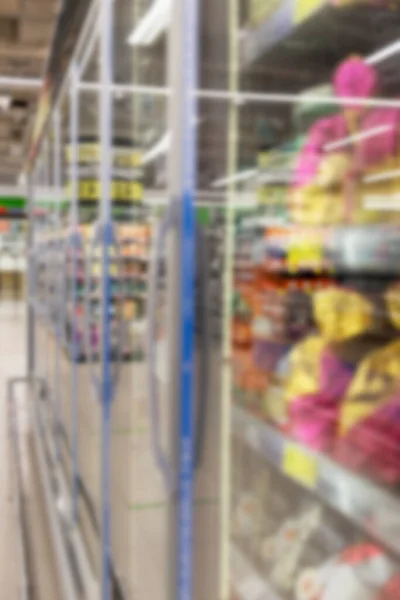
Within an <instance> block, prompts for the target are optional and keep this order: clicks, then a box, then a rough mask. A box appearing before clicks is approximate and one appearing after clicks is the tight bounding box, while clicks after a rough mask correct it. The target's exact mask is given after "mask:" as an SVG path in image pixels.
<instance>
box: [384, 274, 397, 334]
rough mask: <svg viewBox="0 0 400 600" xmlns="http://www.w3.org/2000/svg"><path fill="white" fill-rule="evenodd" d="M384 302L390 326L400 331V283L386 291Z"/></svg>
mask: <svg viewBox="0 0 400 600" xmlns="http://www.w3.org/2000/svg"><path fill="white" fill-rule="evenodd" d="M385 302H386V306H387V311H388V313H389V318H390V320H391V322H392V324H393V325H394V327H396V328H397V329H400V283H395V284H394V285H392V286H391V287H390V288H389V289H388V291H387V292H386V294H385Z"/></svg>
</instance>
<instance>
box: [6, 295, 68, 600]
mask: <svg viewBox="0 0 400 600" xmlns="http://www.w3.org/2000/svg"><path fill="white" fill-rule="evenodd" d="M24 315H25V305H24V304H23V303H20V304H15V303H11V302H1V303H0V398H1V403H0V407H1V408H0V478H1V479H0V481H1V484H0V522H1V535H0V589H1V590H2V593H1V596H2V597H6V598H7V600H17V598H19V597H20V595H19V564H20V563H19V554H18V552H19V547H18V541H19V538H18V524H17V518H16V498H15V495H14V493H13V479H12V476H13V471H12V469H13V461H14V458H13V454H12V451H11V446H10V439H9V420H8V410H7V398H6V381H7V378H8V377H10V376H20V375H22V374H23V373H24V369H25V338H24V336H25V327H24V321H25V319H24ZM23 393H24V392H23V390H22V388H21V392H20V393H18V394H17V407H18V424H19V427H20V430H22V431H23V436H22V438H21V441H22V445H21V450H22V452H23V462H24V465H23V467H24V472H25V473H26V475H27V478H26V482H25V483H26V488H25V489H26V496H27V499H28V502H27V505H28V519H29V524H30V526H31V529H30V531H31V545H32V552H31V555H32V556H34V557H35V564H34V573H35V581H34V584H35V588H36V589H37V592H38V593H37V598H38V600H53V599H54V598H57V597H58V594H57V586H56V578H55V574H54V572H55V571H54V564H53V560H52V555H51V551H50V546H49V538H48V531H47V522H46V515H45V514H44V504H43V502H42V498H41V494H40V489H39V487H38V475H37V468H36V465H35V461H34V460H33V459H32V456H33V448H32V442H31V439H30V434H29V425H28V421H27V415H26V405H25V402H24V396H23ZM35 597H36V596H35Z"/></svg>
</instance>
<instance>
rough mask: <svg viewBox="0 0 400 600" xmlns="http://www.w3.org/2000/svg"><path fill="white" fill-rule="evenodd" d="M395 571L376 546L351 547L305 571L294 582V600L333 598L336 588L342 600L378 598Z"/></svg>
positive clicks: (382, 593)
mask: <svg viewBox="0 0 400 600" xmlns="http://www.w3.org/2000/svg"><path fill="white" fill-rule="evenodd" d="M397 571H398V566H397V565H396V564H395V562H394V561H392V560H390V559H389V558H388V557H387V556H385V554H384V552H383V551H382V549H381V548H379V546H376V545H373V544H358V545H356V546H350V547H349V548H346V549H345V550H343V552H341V553H340V554H338V555H337V556H336V557H334V558H331V559H329V560H328V561H327V562H326V563H324V564H322V565H320V566H319V567H318V568H315V569H309V570H306V571H304V572H303V573H302V574H301V575H300V576H299V578H298V581H297V583H296V600H317V599H318V600H334V599H336V598H337V594H338V590H340V598H342V599H343V600H379V599H380V598H385V597H386V596H385V593H386V591H385V588H386V586H387V585H389V584H390V582H391V581H393V579H392V578H393V577H395V576H396V575H397ZM399 593H400V590H398V592H397V596H393V598H396V597H397V598H398V597H400V596H399ZM388 598H389V597H388Z"/></svg>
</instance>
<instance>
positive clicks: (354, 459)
mask: <svg viewBox="0 0 400 600" xmlns="http://www.w3.org/2000/svg"><path fill="white" fill-rule="evenodd" d="M335 456H336V458H337V459H338V460H340V461H341V462H343V463H344V464H346V465H347V466H349V467H351V468H353V469H355V470H359V471H367V472H368V473H369V474H371V475H372V476H374V477H376V478H378V479H380V480H383V481H385V482H387V483H395V482H397V481H399V480H400V341H399V340H396V341H394V342H392V343H390V344H388V345H387V346H385V347H384V348H381V349H379V350H376V351H374V352H372V353H371V354H370V355H368V356H366V357H365V358H364V360H363V361H362V362H361V364H360V365H359V367H358V369H357V371H356V373H355V375H354V378H353V381H352V383H351V385H350V386H349V388H348V390H347V393H346V395H345V398H344V401H343V403H342V406H341V411H340V426H339V436H338V440H337V442H336V449H335Z"/></svg>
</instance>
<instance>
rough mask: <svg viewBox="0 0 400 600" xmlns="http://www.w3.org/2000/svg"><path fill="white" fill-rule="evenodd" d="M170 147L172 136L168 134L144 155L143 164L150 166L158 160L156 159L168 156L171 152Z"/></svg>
mask: <svg viewBox="0 0 400 600" xmlns="http://www.w3.org/2000/svg"><path fill="white" fill-rule="evenodd" d="M170 145H171V134H170V133H169V132H167V133H165V134H164V135H163V136H162V138H160V139H159V140H158V142H156V143H155V144H154V146H152V147H151V148H149V150H147V152H145V153H144V155H143V159H142V164H143V165H148V164H150V163H151V162H153V161H154V160H156V158H158V157H159V156H162V155H163V154H166V153H167V152H168V150H169V147H170Z"/></svg>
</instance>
